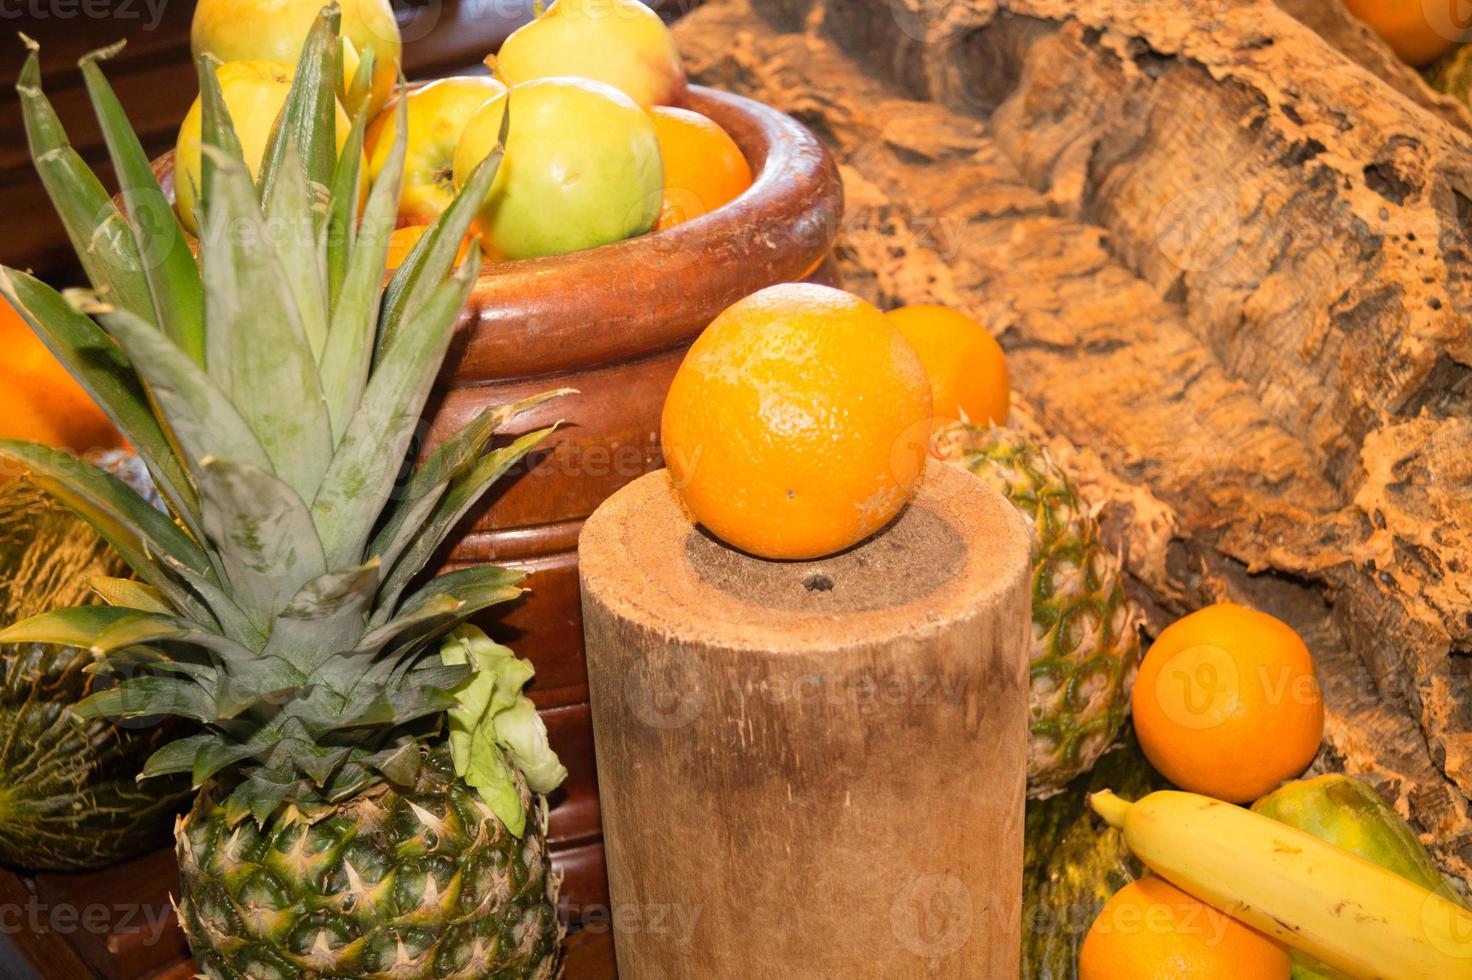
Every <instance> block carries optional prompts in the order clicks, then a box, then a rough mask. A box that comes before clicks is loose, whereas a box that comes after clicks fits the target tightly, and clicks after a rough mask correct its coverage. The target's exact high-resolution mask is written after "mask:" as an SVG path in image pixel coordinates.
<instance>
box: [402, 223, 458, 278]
mask: <svg viewBox="0 0 1472 980" xmlns="http://www.w3.org/2000/svg"><path fill="white" fill-rule="evenodd" d="M426 231H429V225H407V226H405V227H403V228H396V229H394V233H393V234H392V235H390V236H389V239H388V260H387V262H386V265H387V266H388V271H390V272H392V271H393V270H395V269H397V268H398V267H399V266H401V265H403V264H404V260H405V259H407V258H408V257H409V253H410V252H412V251H413V250H414V246H415V245H418V244H419V239H421V238H423V237H424V233H425V232H426ZM469 251H470V239H468V238H467V239H466V240H465V241H463V242H461V243H460V251H459V252H457V253H455V264H456V265H459V264H460V263H461V262H464V261H465V256H466V255H467V254H468V253H469Z"/></svg>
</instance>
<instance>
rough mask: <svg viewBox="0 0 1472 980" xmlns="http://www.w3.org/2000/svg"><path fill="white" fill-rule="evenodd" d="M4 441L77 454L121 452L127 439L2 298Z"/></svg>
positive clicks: (0, 420)
mask: <svg viewBox="0 0 1472 980" xmlns="http://www.w3.org/2000/svg"><path fill="white" fill-rule="evenodd" d="M0 350H4V351H5V360H4V362H3V363H0V439H20V440H24V441H26V442H40V443H44V444H45V445H48V446H51V447H53V448H55V449H68V450H71V451H72V452H75V453H77V454H79V455H80V454H82V453H86V452H89V451H91V450H93V449H116V448H118V447H120V446H122V445H123V439H122V437H121V436H120V435H119V434H118V432H117V430H116V429H114V428H113V427H112V423H111V422H109V421H108V420H107V416H105V415H103V414H102V410H101V409H100V408H98V407H97V405H96V404H95V403H94V402H93V401H92V399H91V398H90V397H88V395H87V393H86V392H85V391H84V390H82V386H81V385H79V384H77V382H76V381H75V380H73V379H72V376H71V375H70V374H68V373H67V372H66V369H65V368H63V367H62V366H61V364H60V362H58V361H57V360H56V358H55V357H53V356H52V354H51V352H50V351H49V350H47V349H46V346H45V345H44V344H42V343H41V341H40V340H39V339H38V338H37V337H36V335H35V334H34V333H32V332H31V328H30V325H29V324H27V323H26V322H25V320H23V319H22V318H21V316H20V314H19V313H17V312H16V311H15V309H14V308H13V307H12V306H11V305H10V304H9V303H8V302H6V301H5V300H3V299H0Z"/></svg>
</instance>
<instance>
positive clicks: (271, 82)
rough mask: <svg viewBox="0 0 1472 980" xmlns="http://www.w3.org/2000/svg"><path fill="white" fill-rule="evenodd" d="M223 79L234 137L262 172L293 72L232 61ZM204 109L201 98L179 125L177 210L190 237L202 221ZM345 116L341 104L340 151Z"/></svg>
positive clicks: (254, 171) (253, 169)
mask: <svg viewBox="0 0 1472 980" xmlns="http://www.w3.org/2000/svg"><path fill="white" fill-rule="evenodd" d="M215 77H216V78H218V79H219V80H220V94H221V95H223V96H224V98H225V108H227V109H229V110H230V121H231V122H232V123H233V124H234V125H235V134H236V135H237V136H238V137H240V150H241V154H242V155H243V156H244V157H245V162H246V165H247V166H249V167H250V173H251V176H252V177H257V176H259V175H260V172H261V159H262V158H263V157H264V156H265V155H266V146H267V144H268V143H270V141H271V129H272V127H274V126H275V124H276V117H277V116H278V115H280V114H281V107H282V106H283V105H285V104H286V96H287V93H289V92H290V91H291V77H292V68H291V66H290V65H288V64H286V63H284V62H280V61H231V62H227V63H226V64H223V65H220V66H219V67H218V68H216V69H215ZM203 121H204V120H203V110H202V109H201V108H200V102H199V99H197V98H196V99H195V100H194V105H192V106H190V107H189V113H188V115H186V116H185V117H184V124H183V125H182V126H180V127H179V141H178V144H177V145H176V146H175V149H174V210H175V211H177V212H178V214H179V221H180V223H181V224H183V225H184V227H185V228H186V229H188V231H189V233H190V234H192V235H198V234H199V220H198V215H197V214H196V213H195V211H196V207H197V201H198V195H199V184H200V150H199V144H200V130H201V127H202V124H203ZM350 128H351V126H350V125H349V123H348V116H347V113H346V112H344V111H343V108H342V106H341V105H339V106H338V107H337V149H338V151H339V152H341V150H342V145H343V144H344V143H346V142H347V137H348V130H349V129H350Z"/></svg>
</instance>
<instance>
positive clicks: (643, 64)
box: [496, 0, 685, 106]
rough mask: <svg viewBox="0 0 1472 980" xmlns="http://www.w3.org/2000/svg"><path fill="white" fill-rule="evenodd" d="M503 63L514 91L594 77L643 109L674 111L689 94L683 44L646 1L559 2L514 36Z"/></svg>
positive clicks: (501, 54) (504, 51) (503, 50)
mask: <svg viewBox="0 0 1472 980" xmlns="http://www.w3.org/2000/svg"><path fill="white" fill-rule="evenodd" d="M496 60H497V61H498V62H499V63H500V65H501V68H502V69H503V70H504V71H505V72H506V77H507V78H509V79H510V80H511V82H512V83H513V84H517V83H520V82H529V81H532V80H533V79H537V78H552V77H567V76H571V77H575V78H591V79H593V80H594V81H598V82H606V83H608V84H609V85H612V86H613V87H614V88H616V89H618V90H619V91H621V92H623V93H624V94H625V95H627V96H628V97H629V98H631V99H633V100H634V101H635V102H637V103H639V104H640V105H641V106H650V105H673V104H675V103H676V102H678V101H679V100H680V98H681V97H682V96H683V95H684V94H685V69H684V67H683V66H682V65H681V64H680V52H679V49H678V48H676V47H675V39H674V37H673V36H672V35H671V34H670V30H669V28H668V27H666V26H665V24H664V21H662V20H660V19H659V15H658V14H656V13H655V12H654V11H652V10H650V9H649V8H648V7H646V6H645V5H644V4H642V3H640V2H639V0H557V3H556V4H554V5H553V6H552V7H551V8H549V9H548V10H547V11H546V12H544V13H543V14H542V15H541V16H539V17H538V18H537V19H536V20H534V21H532V22H531V23H530V24H526V25H523V26H522V27H520V28H518V29H517V30H516V31H514V32H513V33H512V34H511V36H510V37H508V38H507V39H506V41H505V43H504V44H502V45H501V50H500V51H499V52H498V53H497V55H496Z"/></svg>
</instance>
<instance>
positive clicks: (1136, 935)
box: [1078, 875, 1292, 980]
mask: <svg viewBox="0 0 1472 980" xmlns="http://www.w3.org/2000/svg"><path fill="white" fill-rule="evenodd" d="M1291 973H1292V961H1291V960H1290V958H1289V956H1288V951H1287V950H1286V949H1284V948H1283V946H1281V945H1280V944H1279V943H1277V942H1276V941H1274V940H1272V939H1269V938H1268V937H1267V936H1264V935H1263V934H1262V933H1260V932H1258V931H1257V930H1256V929H1253V928H1252V927H1251V926H1247V925H1244V924H1242V923H1241V922H1238V921H1237V920H1236V919H1233V918H1232V917H1231V916H1228V915H1223V914H1222V913H1221V912H1218V911H1217V910H1216V909H1214V908H1212V907H1211V906H1210V905H1207V904H1206V903H1204V902H1200V901H1197V900H1196V899H1194V898H1192V897H1191V896H1190V895H1187V894H1186V893H1185V892H1183V891H1181V890H1180V889H1179V888H1177V887H1176V886H1175V885H1172V884H1171V883H1170V882H1168V881H1166V880H1165V879H1163V878H1157V877H1155V876H1153V875H1152V876H1149V877H1145V878H1141V879H1140V880H1139V881H1134V882H1131V883H1130V884H1128V885H1125V886H1124V887H1123V888H1121V889H1120V890H1119V891H1117V892H1115V894H1114V897H1113V898H1111V899H1110V900H1109V901H1108V902H1106V903H1105V904H1104V908H1103V909H1101V910H1100V911H1099V917H1098V918H1097V919H1095V920H1094V924H1093V926H1092V927H1090V929H1089V933H1088V935H1086V936H1085V937H1084V944H1083V948H1082V949H1080V950H1079V955H1078V977H1079V980H1288V977H1289V976H1290V975H1291Z"/></svg>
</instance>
